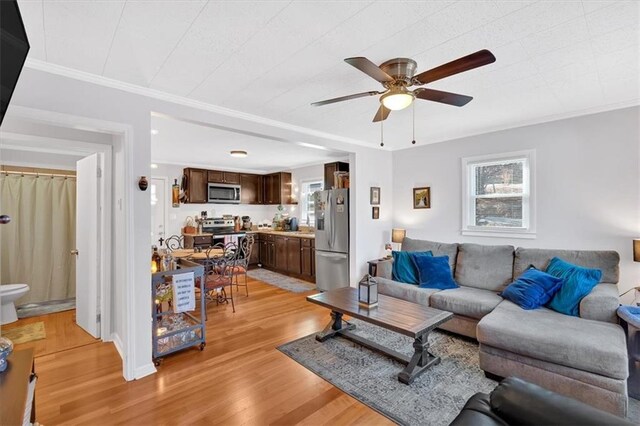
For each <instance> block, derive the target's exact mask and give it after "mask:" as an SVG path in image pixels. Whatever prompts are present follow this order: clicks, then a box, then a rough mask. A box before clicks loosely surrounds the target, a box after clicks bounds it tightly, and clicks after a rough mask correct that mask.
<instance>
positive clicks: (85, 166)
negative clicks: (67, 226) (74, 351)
mask: <svg viewBox="0 0 640 426" xmlns="http://www.w3.org/2000/svg"><path fill="white" fill-rule="evenodd" d="M100 163H101V159H100V154H92V155H90V156H88V157H85V158H83V159H82V160H80V161H78V162H77V163H76V167H77V168H76V174H77V176H76V182H77V184H76V251H75V253H74V254H75V255H76V323H77V324H78V325H79V326H80V327H82V328H83V329H84V330H85V331H87V332H88V333H89V334H91V335H92V336H93V337H96V338H98V337H100V320H99V317H98V314H99V309H98V306H99V303H100V300H99V294H100V291H99V288H98V287H99V283H100V280H99V277H100V266H101V263H100V259H99V258H98V256H99V252H100V251H99V247H100V244H101V242H100V241H101V236H100V206H99V202H100V199H101V196H100V178H99V175H100ZM72 254H73V253H72Z"/></svg>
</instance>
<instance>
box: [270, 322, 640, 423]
mask: <svg viewBox="0 0 640 426" xmlns="http://www.w3.org/2000/svg"><path fill="white" fill-rule="evenodd" d="M349 322H350V323H354V324H356V330H355V331H354V333H355V334H358V335H360V336H363V337H365V338H367V339H371V340H373V341H375V342H377V343H379V344H382V345H384V346H386V347H389V348H391V349H395V350H396V351H398V352H401V353H403V354H406V355H411V354H412V353H413V348H412V346H411V345H412V344H413V339H410V338H408V337H405V336H402V335H400V334H397V333H393V332H391V331H388V330H385V329H382V328H380V327H377V326H374V325H371V324H368V323H365V322H362V321H358V320H349ZM429 343H430V344H431V349H430V350H431V352H432V353H433V354H435V355H438V356H440V357H441V359H442V362H441V363H440V364H438V365H436V366H434V367H432V368H431V369H429V370H427V371H426V372H424V373H423V374H422V375H421V376H419V377H418V378H417V379H416V380H415V381H414V382H413V383H412V384H411V385H409V386H407V385H404V384H402V383H400V382H399V381H398V378H397V377H398V373H399V372H400V371H401V370H402V369H403V368H404V365H402V364H400V363H398V362H396V361H394V360H391V359H389V358H387V357H385V356H384V355H381V354H379V353H377V352H373V351H371V350H369V349H366V348H364V347H362V346H360V345H357V344H355V343H353V342H351V341H349V340H347V339H344V338H340V337H338V338H334V339H329V340H327V341H325V342H324V343H320V342H318V341H316V340H315V333H314V334H311V335H309V336H306V337H303V338H301V339H298V340H294V341H293V342H289V343H286V344H284V345H282V346H280V347H278V349H279V350H280V351H281V352H283V353H284V354H286V355H288V356H289V357H291V358H292V359H294V360H295V361H297V362H298V363H300V364H302V365H303V366H304V367H306V368H308V369H309V370H311V371H313V372H314V373H316V374H317V375H318V376H320V377H322V378H323V379H325V380H326V381H328V382H329V383H331V384H333V385H334V386H336V387H337V388H339V389H341V390H342V391H344V392H346V393H348V394H349V395H351V396H352V397H354V398H356V399H357V400H359V401H360V402H362V403H364V404H366V405H368V406H369V407H371V408H373V409H374V410H376V411H378V412H379V413H381V414H382V415H384V416H386V417H388V418H389V419H391V420H393V421H394V422H396V423H399V424H403V425H448V424H449V423H450V422H451V421H452V420H453V419H454V418H455V417H456V416H457V415H458V413H459V412H460V410H461V409H462V407H463V406H464V404H465V402H466V401H467V399H469V397H471V396H472V395H474V394H475V393H477V392H484V393H489V392H491V391H492V390H493V389H494V388H495V387H496V385H497V382H495V381H493V380H489V379H487V378H486V377H485V376H484V373H483V371H482V370H481V369H480V367H479V365H478V344H477V342H475V341H473V340H470V339H466V338H463V337H459V336H455V335H453V334H450V333H446V332H441V331H434V332H432V333H431V334H430V336H429ZM629 405H630V407H629V418H630V419H634V418H635V419H638V418H640V417H636V416H638V414H640V402H639V401H636V400H630V403H629Z"/></svg>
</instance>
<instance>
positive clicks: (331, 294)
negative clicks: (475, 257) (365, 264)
mask: <svg viewBox="0 0 640 426" xmlns="http://www.w3.org/2000/svg"><path fill="white" fill-rule="evenodd" d="M307 300H308V301H309V302H311V303H315V304H317V305H320V306H324V307H325V308H328V309H331V321H330V322H329V324H328V325H327V326H326V327H325V329H324V330H323V331H322V332H320V333H318V334H317V335H316V340H318V341H319V342H324V341H325V340H327V339H330V338H332V337H337V336H342V337H345V338H347V339H349V340H351V341H353V342H356V343H358V344H360V345H362V346H365V347H367V348H369V349H371V350H374V351H377V352H381V353H383V354H385V355H387V356H389V357H390V358H393V359H395V360H396V361H398V362H401V363H403V364H405V365H406V367H405V368H404V370H402V371H401V372H400V374H398V380H399V381H400V382H402V383H405V384H410V383H411V382H413V381H414V380H415V378H416V377H418V376H419V375H420V374H422V373H423V372H424V371H425V370H427V369H428V368H429V367H431V366H432V365H436V364H438V363H439V362H440V357H437V356H434V355H433V354H431V353H430V352H429V332H431V330H433V329H434V328H436V327H437V326H439V325H440V324H442V323H444V322H446V321H448V320H450V319H451V318H452V317H453V314H452V313H451V312H446V311H441V310H439V309H434V308H429V307H426V306H422V305H418V304H417V303H412V302H407V301H406V300H401V299H396V298H395V297H390V296H385V295H382V294H381V295H379V296H378V306H377V307H375V308H364V307H362V306H360V304H359V303H358V290H357V289H355V288H351V287H347V288H340V289H336V290H331V291H327V292H324V293H319V294H314V295H312V296H307ZM343 315H349V316H350V317H353V318H358V319H360V320H362V321H366V322H369V323H371V324H375V325H377V326H379V327H382V328H385V329H387V330H391V331H395V332H396V333H400V334H404V335H405V336H409V337H411V338H413V339H415V340H414V342H413V349H414V353H413V356H411V357H408V356H406V355H404V354H401V353H400V352H397V351H394V350H393V349H390V348H386V347H384V346H382V345H379V344H378V343H376V342H373V341H371V340H368V339H365V338H363V337H360V336H358V335H356V334H353V333H351V331H352V330H354V329H355V328H356V326H355V324H350V323H348V322H346V321H344V320H343V319H342V316H343Z"/></svg>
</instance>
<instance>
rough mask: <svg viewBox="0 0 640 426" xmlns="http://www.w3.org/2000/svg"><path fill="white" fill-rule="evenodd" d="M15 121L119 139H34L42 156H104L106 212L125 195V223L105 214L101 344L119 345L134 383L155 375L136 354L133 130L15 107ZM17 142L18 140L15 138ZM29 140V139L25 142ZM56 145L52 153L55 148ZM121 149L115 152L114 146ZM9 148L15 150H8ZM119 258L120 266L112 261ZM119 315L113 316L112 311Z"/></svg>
mask: <svg viewBox="0 0 640 426" xmlns="http://www.w3.org/2000/svg"><path fill="white" fill-rule="evenodd" d="M9 113H10V116H12V117H16V118H20V119H25V120H29V121H33V122H36V123H41V124H48V125H54V126H61V127H68V128H79V129H82V130H87V131H93V132H98V133H107V134H110V135H111V136H112V138H113V141H112V142H111V144H97V143H89V142H80V141H74V140H65V139H57V138H48V137H33V138H32V137H29V140H33V141H34V142H35V143H36V145H38V146H36V147H34V148H33V149H34V150H42V151H43V152H47V146H49V147H50V149H49V152H54V153H56V152H57V153H61V152H64V151H65V150H68V151H67V152H71V153H75V154H77V153H79V152H81V153H87V154H92V153H96V152H101V153H102V158H103V164H104V169H103V173H102V179H101V184H102V185H103V186H102V189H103V191H102V192H103V200H102V201H103V203H102V206H103V207H104V206H114V203H113V202H112V199H114V198H115V197H114V194H115V192H116V191H119V192H120V193H121V194H122V199H121V200H117V204H118V205H117V206H114V207H117V211H119V212H121V215H122V216H121V219H122V220H121V221H119V222H116V220H115V219H116V217H115V216H113V215H112V209H111V208H109V209H106V208H103V209H102V213H103V214H102V215H101V232H103V235H104V238H103V239H102V244H101V247H100V253H101V255H102V256H104V257H103V259H105V261H104V264H105V265H108V267H105V268H101V269H102V271H101V274H100V292H99V299H100V300H99V303H100V305H99V306H100V315H101V324H100V334H101V339H102V340H103V341H105V342H113V343H114V345H115V347H116V349H117V351H118V353H119V354H120V357H121V358H122V367H123V376H124V378H125V380H134V379H136V378H138V377H143V376H145V375H147V374H150V373H153V372H155V368H154V367H153V364H151V363H150V364H149V366H144V368H138V369H136V363H135V359H136V353H135V339H134V334H135V324H134V321H133V309H134V308H135V306H134V300H135V286H134V285H133V282H134V267H133V253H134V250H133V237H132V235H133V232H132V231H133V223H134V221H133V216H134V212H133V209H132V208H131V205H132V200H133V185H126V183H127V182H131V181H132V180H133V127H132V126H130V125H127V124H123V123H116V122H111V121H106V120H100V119H94V118H88V117H83V116H76V115H70V114H64V113H58V112H53V111H46V110H40V109H35V108H28V107H22V106H15V105H14V106H12V107H11V109H10V111H9ZM3 135H6V136H8V139H10V140H11V139H13V137H15V136H16V135H12V134H10V133H6V132H3ZM15 139H16V140H17V139H18V138H15ZM23 139H26V138H23ZM52 142H54V143H55V145H54V147H53V148H51V143H52ZM116 144H119V145H120V147H121V149H117V150H114V149H113V148H114V145H116ZM6 146H9V145H8V144H6ZM22 149H24V147H22ZM116 162H117V163H119V164H122V166H123V170H124V179H122V183H121V184H120V185H118V186H117V187H116V185H112V181H113V178H114V176H113V167H114V164H115V163H116ZM114 233H116V234H118V235H122V238H123V242H124V244H123V249H122V250H119V255H118V253H117V252H116V251H115V250H114V247H113V244H112V237H113V235H114ZM112 253H113V254H114V256H118V257H119V260H120V262H118V261H117V259H115V258H114V257H113V256H112ZM116 265H118V266H119V267H120V268H121V270H120V272H121V275H123V276H124V280H123V281H122V282H121V281H120V280H113V274H112V270H113V269H114V266H116ZM116 292H118V293H120V294H122V299H123V300H122V302H123V303H121V304H117V303H114V302H115V301H114V297H115V296H114V295H115V293H116ZM112 309H113V311H112ZM112 313H113V314H114V315H115V316H116V317H119V318H121V319H123V320H124V321H123V323H124V328H123V330H121V331H122V332H123V334H124V336H121V335H120V334H119V333H116V332H115V331H113V329H112Z"/></svg>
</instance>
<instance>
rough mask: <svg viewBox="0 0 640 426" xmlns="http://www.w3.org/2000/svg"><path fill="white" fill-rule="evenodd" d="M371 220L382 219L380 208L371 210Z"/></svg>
mask: <svg viewBox="0 0 640 426" xmlns="http://www.w3.org/2000/svg"><path fill="white" fill-rule="evenodd" d="M371 218H373V219H380V207H372V208H371Z"/></svg>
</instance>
